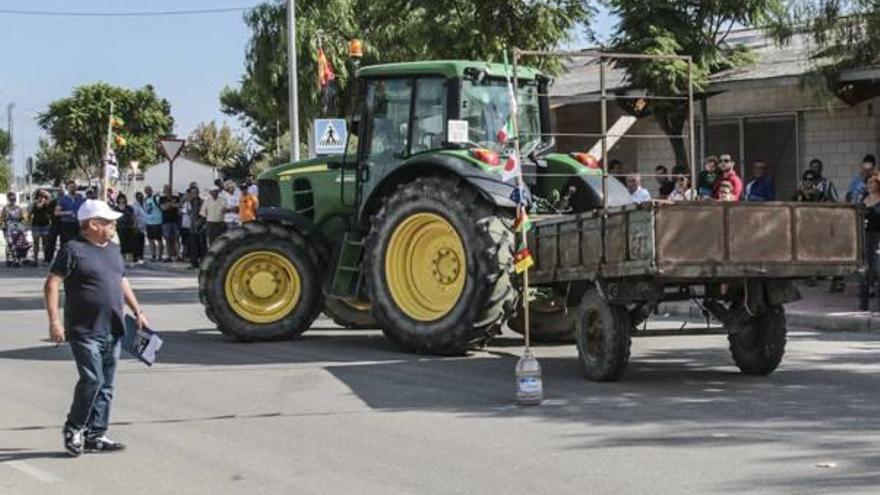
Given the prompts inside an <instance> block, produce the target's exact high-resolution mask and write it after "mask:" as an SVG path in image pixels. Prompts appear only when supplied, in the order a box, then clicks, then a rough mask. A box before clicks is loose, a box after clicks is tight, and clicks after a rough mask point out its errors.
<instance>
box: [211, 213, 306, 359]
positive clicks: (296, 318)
mask: <svg viewBox="0 0 880 495" xmlns="http://www.w3.org/2000/svg"><path fill="white" fill-rule="evenodd" d="M257 251H268V252H271V253H274V254H278V255H281V256H282V257H284V258H285V259H286V260H288V261H289V262H290V263H291V264H292V265H293V266H294V267H295V269H296V271H297V274H298V276H299V278H300V298H299V302H297V303H296V305H295V306H294V307H293V308H292V309H291V310H290V311H289V312H288V313H287V314H285V315H282V316H280V317H279V319H277V320H275V321H271V322H265V323H255V322H253V321H250V320H247V319H245V318H244V317H242V316H241V315H239V314H238V313H236V312H235V310H233V308H232V307H231V306H230V303H229V301H227V300H226V291H225V283H226V277H227V275H228V274H229V270H230V268H232V266H233V264H234V263H235V261H236V260H238V259H240V258H241V257H242V256H245V255H247V254H249V253H253V252H257ZM317 266H318V262H317V257H316V256H315V255H314V252H313V250H312V249H311V248H310V247H309V244H308V241H306V240H305V239H304V238H303V237H302V236H300V235H299V234H298V233H296V232H294V231H292V230H288V229H285V228H284V227H281V226H279V225H271V224H263V223H259V222H250V223H247V224H245V225H244V226H242V227H239V228H235V229H232V230H230V231H227V232H226V233H224V234H223V235H221V236H220V237H219V238H217V240H216V241H214V243H213V244H212V245H211V247H210V249H208V252H207V254H206V255H205V258H204V259H203V260H202V264H201V267H200V269H199V300H200V301H201V302H202V305H203V306H204V307H205V314H206V315H207V316H208V318H209V319H210V320H211V321H212V322H214V323H215V324H217V328H218V329H219V330H220V331H221V332H222V333H223V334H224V335H226V336H228V337H230V338H232V339H235V340H238V341H241V342H257V341H270V340H282V339H292V338H295V337H298V336H299V335H301V334H302V333H303V332H305V331H306V330H308V328H309V326H311V324H312V322H313V321H314V320H315V318H317V316H318V314H319V313H320V312H321V308H322V307H323V296H322V294H321V289H320V288H321V280H320V278H319V277H318V268H317Z"/></svg>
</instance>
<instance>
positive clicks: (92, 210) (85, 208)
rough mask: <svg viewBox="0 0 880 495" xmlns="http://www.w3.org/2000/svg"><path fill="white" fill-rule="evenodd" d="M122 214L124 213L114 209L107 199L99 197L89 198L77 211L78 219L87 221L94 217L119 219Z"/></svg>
mask: <svg viewBox="0 0 880 495" xmlns="http://www.w3.org/2000/svg"><path fill="white" fill-rule="evenodd" d="M121 216H122V213H119V212H118V211H114V210H113V208H110V205H108V204H107V203H106V202H105V201H101V200H98V199H87V200H86V201H85V202H84V203H83V204H82V206H80V207H79V210H78V211H77V212H76V219H77V220H78V221H80V222H85V221H86V220H91V219H93V218H103V219H104V220H117V219H119V217H121Z"/></svg>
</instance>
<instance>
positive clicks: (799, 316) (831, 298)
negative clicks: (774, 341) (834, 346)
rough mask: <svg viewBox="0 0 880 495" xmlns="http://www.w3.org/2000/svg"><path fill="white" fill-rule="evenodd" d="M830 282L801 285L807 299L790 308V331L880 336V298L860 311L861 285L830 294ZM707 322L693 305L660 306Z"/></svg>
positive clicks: (854, 283) (662, 310)
mask: <svg viewBox="0 0 880 495" xmlns="http://www.w3.org/2000/svg"><path fill="white" fill-rule="evenodd" d="M828 286H829V282H828V281H824V280H823V281H819V282H818V284H817V285H816V286H815V287H807V286H806V285H805V284H803V283H799V284H798V289H800V291H801V295H802V296H803V299H801V300H800V301H798V302H795V303H791V304H786V306H785V310H786V319H787V320H788V324H789V326H790V327H800V328H808V329H812V330H823V331H832V332H868V333H880V312H878V310H880V307H878V302H877V298H876V297H875V298H872V299H871V301H870V308H869V309H870V310H871V311H859V284H858V282H857V281H856V279H851V280H849V281H848V282H847V284H846V291H844V292H843V293H834V294H832V293H831V292H829V291H828ZM665 313H668V314H670V315H675V316H689V317H694V318H703V314H702V313H701V312H700V309H699V308H698V307H697V306H696V305H695V304H694V303H692V302H670V303H664V304H661V305H660V314H665Z"/></svg>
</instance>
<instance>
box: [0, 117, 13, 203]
mask: <svg viewBox="0 0 880 495" xmlns="http://www.w3.org/2000/svg"><path fill="white" fill-rule="evenodd" d="M11 150H12V139H10V137H9V133H8V132H6V131H4V130H3V129H0V192H6V191H8V190H9V186H10V185H12V182H13V180H14V176H13V173H12V167H10V166H9V165H10V164H9V159H8V156H9V152H10V151H11Z"/></svg>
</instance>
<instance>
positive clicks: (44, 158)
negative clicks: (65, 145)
mask: <svg viewBox="0 0 880 495" xmlns="http://www.w3.org/2000/svg"><path fill="white" fill-rule="evenodd" d="M74 170H76V165H75V164H74V163H73V160H72V159H71V157H70V155H69V154H68V153H66V152H65V151H64V150H63V149H61V147H59V146H58V145H56V144H55V143H53V142H52V141H50V140H48V139H45V138H41V139H40V142H39V145H38V148H37V154H36V156H35V157H34V176H33V180H34V182H37V183H44V182H49V183H52V184H54V183H56V182H60V183H63V182H65V181H67V180H68V179H70V178H71V177H72V174H73V172H74Z"/></svg>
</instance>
